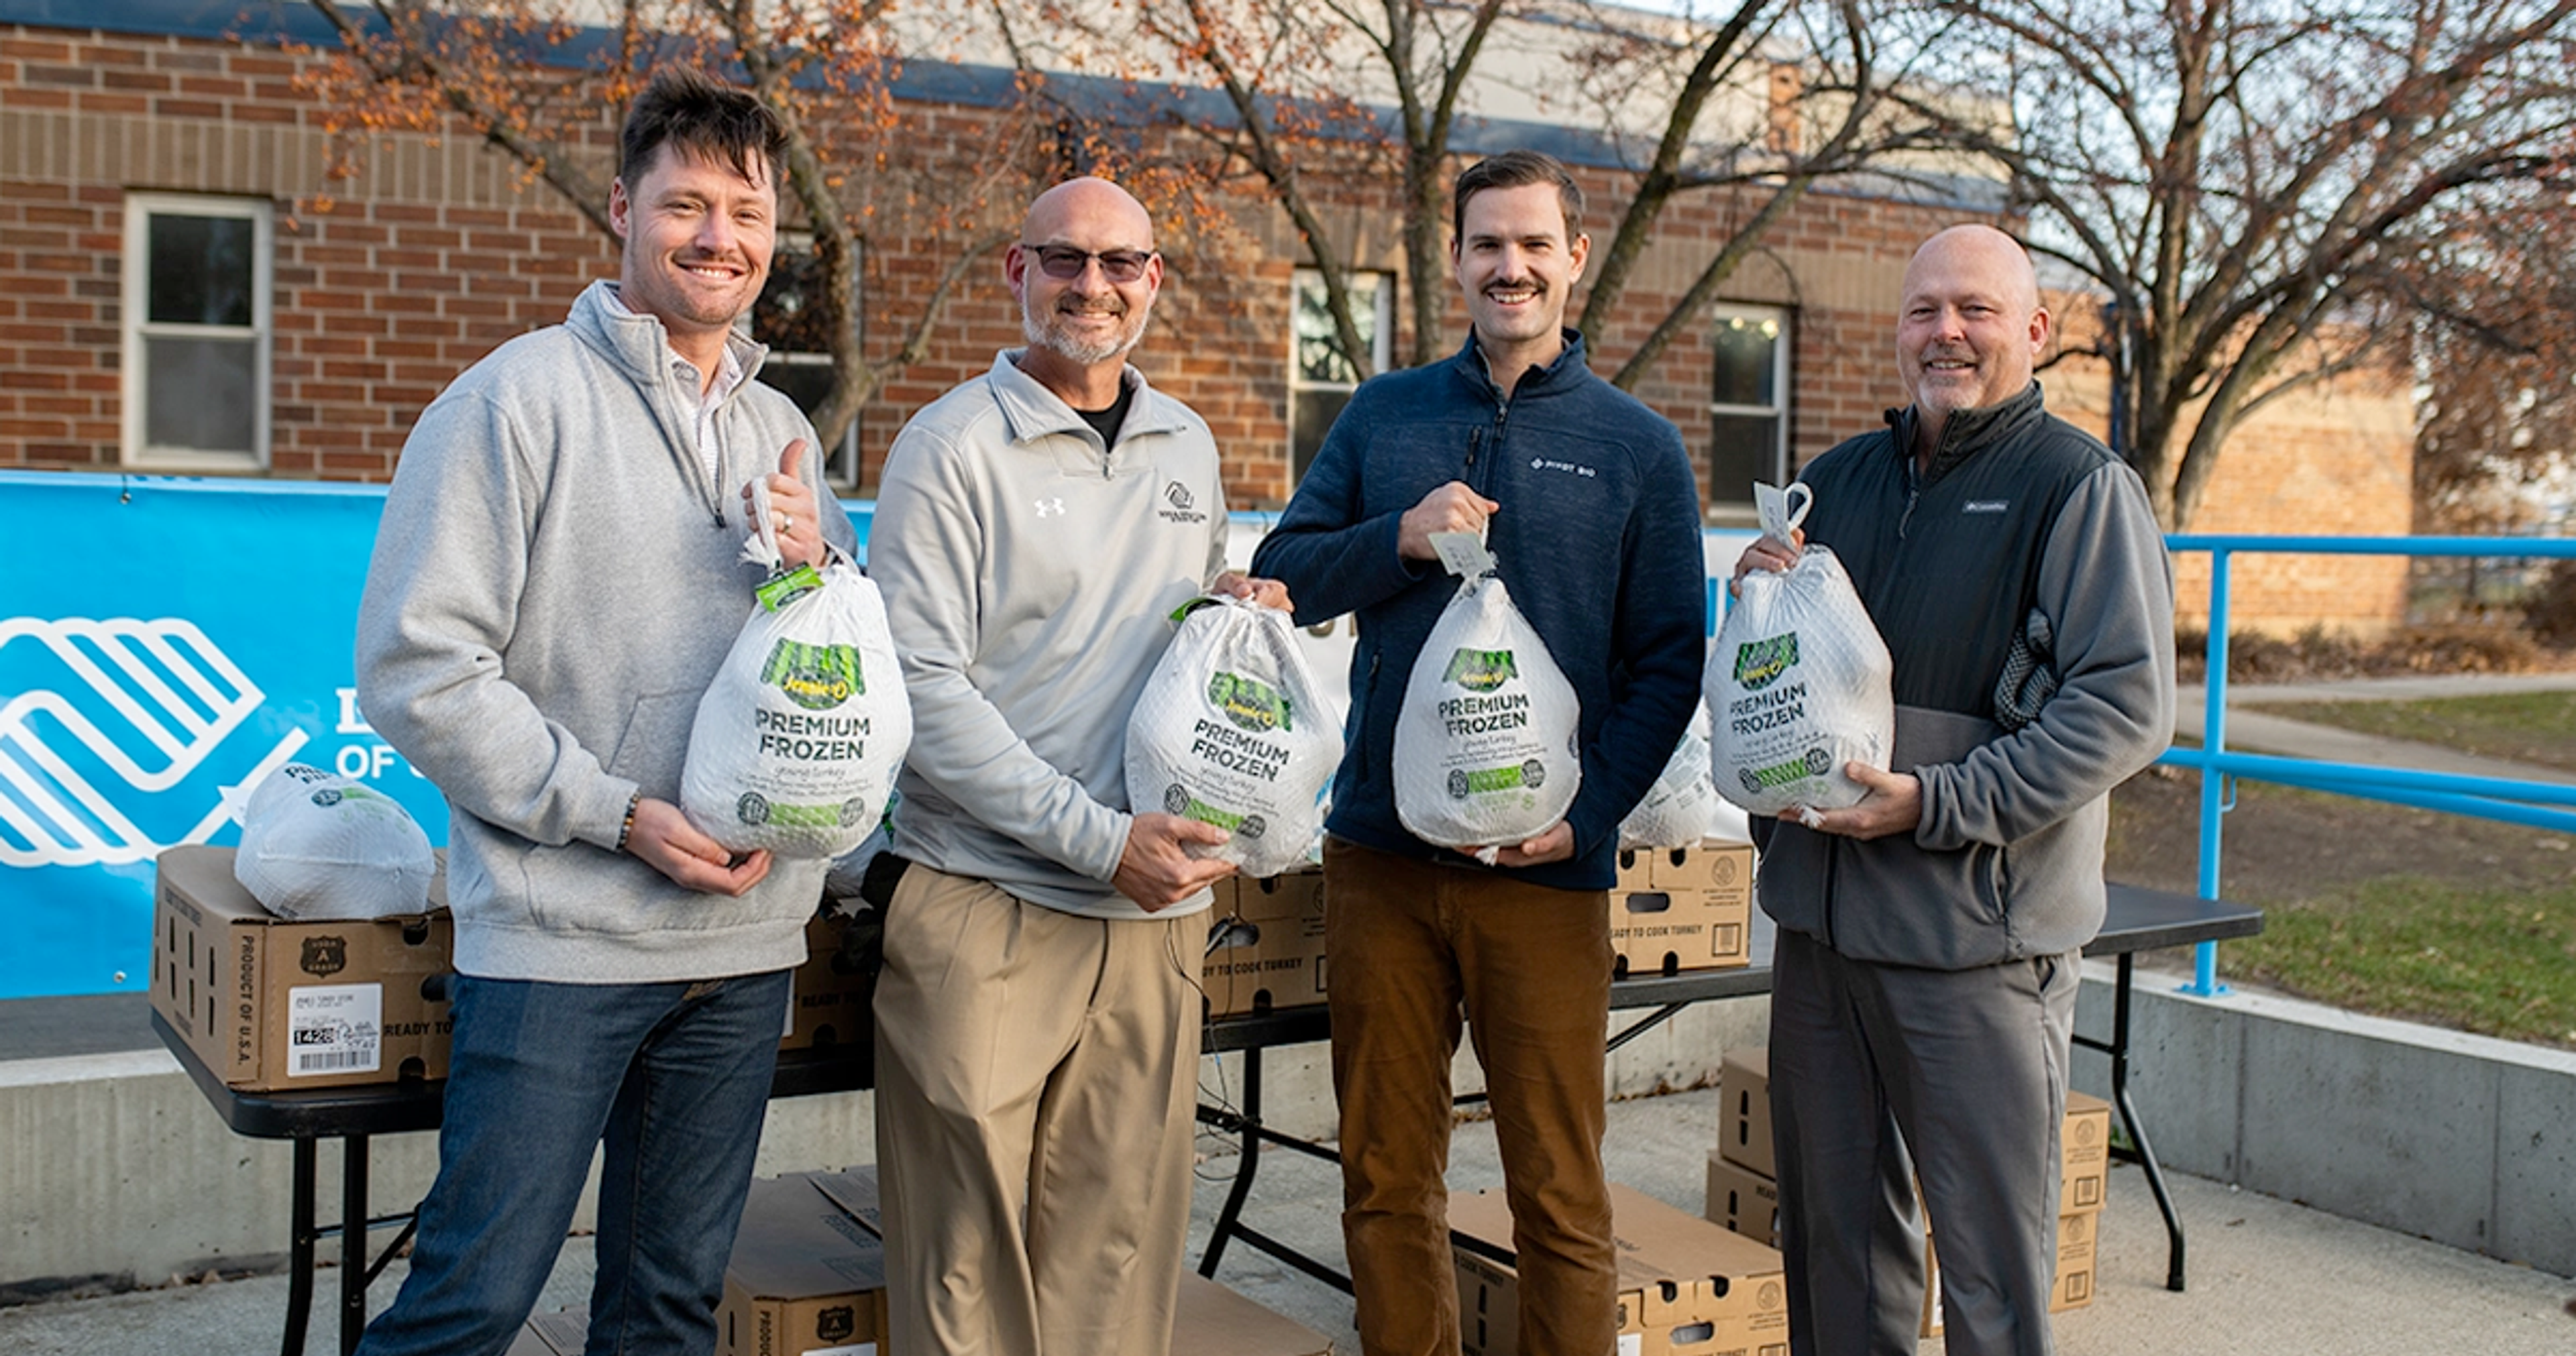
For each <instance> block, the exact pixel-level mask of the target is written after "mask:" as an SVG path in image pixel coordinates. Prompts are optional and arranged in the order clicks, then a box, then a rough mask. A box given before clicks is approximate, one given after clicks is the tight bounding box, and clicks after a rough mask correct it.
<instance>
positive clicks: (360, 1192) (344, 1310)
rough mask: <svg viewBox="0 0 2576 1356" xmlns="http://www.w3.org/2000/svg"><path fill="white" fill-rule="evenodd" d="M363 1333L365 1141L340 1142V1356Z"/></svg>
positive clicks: (353, 1346) (356, 1137)
mask: <svg viewBox="0 0 2576 1356" xmlns="http://www.w3.org/2000/svg"><path fill="white" fill-rule="evenodd" d="M366 1331H367V1137H366V1136H365V1135H351V1136H349V1137H347V1138H346V1139H343V1140H341V1141H340V1356H350V1354H351V1353H352V1352H355V1351H356V1350H357V1349H358V1338H359V1337H360V1336H361V1335H363V1334H364V1333H365V1332H366Z"/></svg>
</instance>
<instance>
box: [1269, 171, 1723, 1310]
mask: <svg viewBox="0 0 2576 1356" xmlns="http://www.w3.org/2000/svg"><path fill="white" fill-rule="evenodd" d="M1582 208H1583V200H1582V194H1581V192H1580V191H1579V190H1578V189H1577V188H1576V186H1575V184H1574V181H1573V180H1572V179H1571V178H1570V177H1568V176H1567V174H1566V172H1565V169H1564V167H1563V166H1562V165H1559V164H1558V163H1557V162H1556V161H1554V160H1552V159H1549V158H1548V157H1546V156H1543V155H1538V154H1535V153H1532V152H1526V151H1514V152H1509V153H1506V154H1503V155H1498V156H1495V157H1493V158H1492V159H1489V160H1486V161H1484V162H1482V163H1480V164H1477V165H1475V166H1473V167H1471V168H1469V169H1468V170H1467V171H1466V172H1465V173H1463V174H1461V175H1459V177H1458V182H1457V185H1456V189H1455V193H1454V207H1453V214H1454V220H1453V225H1454V228H1455V230H1456V236H1455V238H1454V239H1453V240H1452V242H1451V244H1450V258H1451V260H1452V262H1453V264H1454V266H1455V271H1456V275H1457V280H1458V286H1459V288H1460V289H1461V290H1462V291H1463V292H1464V293H1465V294H1466V300H1467V312H1468V315H1469V317H1470V318H1471V319H1472V321H1473V323H1474V332H1473V333H1472V334H1471V335H1470V336H1469V338H1468V341H1467V343H1466V346H1465V347H1463V348H1461V349H1460V350H1459V352H1458V354H1457V356H1455V357H1453V358H1451V359H1449V360H1448V361H1446V362H1442V363H1437V364H1434V365H1432V366H1429V367H1422V368H1416V369H1414V370H1411V371H1406V372H1396V373H1390V374H1388V375H1386V376H1383V377H1379V378H1377V379H1376V380H1374V381H1371V382H1369V383H1367V384H1366V385H1364V386H1362V387H1360V389H1359V391H1358V392H1357V393H1356V394H1355V395H1353V397H1352V398H1351V403H1350V405H1349V406H1348V407H1347V408H1346V409H1344V410H1343V412H1342V416H1341V418H1340V419H1338V420H1337V421H1335V422H1334V424H1333V428H1332V432H1331V433H1329V434H1327V435H1326V436H1325V439H1324V445H1323V448H1322V450H1321V451H1320V452H1319V453H1318V454H1317V455H1316V459H1315V463H1314V465H1313V467H1312V468H1311V469H1309V470H1308V471H1307V473H1306V478H1305V480H1304V481H1303V483H1301V484H1300V485H1299V486H1298V488H1297V495H1296V498H1295V499H1293V500H1291V501H1290V502H1289V505H1288V511H1287V514H1286V515H1285V516H1284V517H1283V518H1282V519H1281V520H1280V523H1279V526H1278V527H1277V528H1276V529H1274V530H1273V531H1272V532H1271V534H1270V536H1269V537H1268V538H1267V539H1266V540H1264V541H1263V542H1262V544H1261V548H1260V550H1259V551H1257V552H1256V553H1255V554H1254V556H1253V572H1254V573H1256V574H1260V575H1265V576H1269V577H1272V578H1276V579H1279V580H1281V581H1282V582H1284V583H1285V584H1287V586H1288V588H1289V591H1290V592H1291V593H1292V594H1294V595H1295V596H1296V598H1297V599H1298V601H1299V603H1300V606H1299V607H1298V609H1297V620H1298V621H1300V622H1302V623H1312V622H1318V621H1323V620H1325V619H1327V618H1331V617H1336V616H1340V615H1341V614H1343V613H1345V612H1349V613H1355V614H1357V616H1358V620H1359V647H1358V651H1357V653H1356V654H1355V655H1354V656H1353V659H1352V667H1351V693H1352V703H1353V704H1352V709H1351V729H1350V745H1349V752H1348V753H1347V755H1346V756H1345V757H1344V759H1343V762H1342V767H1341V773H1340V776H1339V777H1338V778H1336V779H1335V782H1334V786H1333V813H1332V817H1331V819H1330V820H1329V821H1328V823H1327V825H1326V828H1327V831H1328V832H1329V834H1330V837H1329V838H1328V840H1327V841H1326V843H1325V848H1324V892H1325V911H1324V916H1325V938H1324V945H1325V951H1326V958H1327V963H1328V966H1329V969H1330V973H1331V975H1332V985H1331V990H1330V992H1331V1003H1332V1016H1333V1089H1334V1092H1335V1094H1336V1095H1337V1096H1338V1098H1339V1099H1340V1103H1341V1144H1342V1183H1343V1190H1342V1201H1343V1210H1342V1229H1343V1235H1344V1238H1345V1241H1346V1242H1347V1244H1348V1246H1349V1255H1350V1264H1351V1280H1352V1283H1353V1286H1354V1287H1355V1289H1356V1290H1357V1292H1358V1299H1359V1331H1360V1340H1361V1344H1362V1346H1363V1347H1364V1349H1365V1350H1366V1351H1367V1352H1368V1353H1369V1356H1432V1354H1433V1353H1444V1354H1445V1353H1450V1352H1455V1351H1457V1350H1458V1346H1459V1340H1458V1339H1459V1333H1458V1310H1457V1296H1456V1292H1455V1288H1454V1286H1453V1284H1452V1282H1451V1280H1450V1276H1451V1271H1450V1261H1449V1228H1448V1216H1447V1200H1448V1197H1447V1192H1446V1191H1445V1189H1444V1188H1443V1186H1442V1182H1441V1176H1442V1173H1443V1171H1444V1169H1445V1167H1446V1165H1447V1161H1448V1145H1449V1125H1450V1091H1449V1065H1450V1059H1451V1057H1452V1056H1453V1055H1454V1054H1455V1053H1456V1051H1457V1048H1458V1037H1459V1017H1460V1012H1461V1008H1462V1006H1463V1009H1464V1013H1465V1017H1466V1021H1467V1025H1468V1027H1469V1028H1470V1029H1471V1030H1472V1032H1473V1036H1474V1040H1475V1043H1476V1055H1477V1058H1478V1060H1479V1062H1480V1063H1482V1064H1483V1066H1484V1069H1485V1076H1486V1086H1487V1091H1488V1094H1489V1096H1490V1097H1491V1100H1492V1105H1493V1108H1494V1121H1495V1126H1496V1131H1497V1138H1498V1139H1499V1141H1500V1144H1501V1148H1502V1156H1503V1175H1504V1181H1505V1185H1506V1189H1507V1191H1508V1194H1509V1199H1510V1203H1511V1209H1512V1233H1513V1244H1514V1247H1515V1249H1516V1251H1517V1252H1518V1254H1519V1269H1520V1296H1521V1299H1520V1304H1521V1312H1520V1349H1521V1350H1522V1351H1523V1352H1527V1353H1530V1356H1558V1354H1559V1353H1577V1354H1579V1356H1597V1353H1601V1352H1606V1351H1609V1350H1610V1349H1611V1347H1612V1344H1613V1341H1614V1336H1615V1331H1614V1330H1615V1325H1616V1321H1617V1319H1616V1312H1617V1303H1616V1299H1615V1295H1616V1272H1615V1270H1614V1263H1613V1256H1612V1250H1611V1241H1610V1201H1609V1189H1608V1187H1607V1185H1606V1184H1605V1181H1604V1178H1603V1176H1602V1168H1601V1134H1602V1129H1603V1125H1604V1119H1605V1118H1604V1107H1603V1102H1604V1088H1603V1086H1602V1049H1601V1041H1602V1032H1603V1028H1604V1026H1605V1025H1606V1023H1607V1018H1608V1013H1609V1004H1610V966H1611V952H1610V911H1609V899H1608V891H1609V888H1610V885H1611V883H1612V880H1613V877H1614V875H1615V858H1616V855H1617V852H1618V846H1619V844H1618V834H1619V821H1620V820H1621V819H1622V818H1624V817H1625V816H1626V815H1627V813H1628V811H1629V810H1630V809H1631V808H1632V807H1634V806H1635V805H1636V803H1637V801H1638V800H1639V799H1641V798H1642V797H1643V796H1644V794H1645V792H1646V789H1647V787H1648V786H1649V785H1651V784H1652V782H1653V781H1654V778H1655V774H1656V773H1657V771H1659V770H1660V769H1661V768H1662V767H1663V765H1664V762H1665V760H1666V759H1667V758H1669V757H1670V756H1671V754H1672V750H1673V745H1674V744H1675V743H1676V742H1677V741H1679V739H1680V738H1681V734H1682V729H1683V727H1684V726H1685V725H1686V724H1687V723H1688V722H1689V719H1690V714H1691V710H1692V707H1693V705H1694V703H1695V702H1696V701H1697V700H1698V695H1699V672H1700V663H1701V658H1702V654H1703V651H1704V625H1703V621H1702V607H1703V601H1702V599H1703V593H1704V585H1703V583H1702V579H1703V572H1702V569H1701V565H1700V534H1699V497H1698V486H1697V482H1696V480H1695V478H1694V474H1693V472H1692V469H1691V466H1690V462H1689V459H1688V457H1687V456H1686V455H1685V454H1684V453H1683V451H1682V443H1681V436H1680V434H1679V433H1678V432H1676V431H1675V430H1674V428H1673V426H1672V424H1670V423H1669V422H1667V421H1666V420H1664V419H1663V418H1661V417H1660V416H1658V415H1656V414H1655V413H1654V412H1653V411H1651V410H1648V409H1647V408H1646V407H1645V406H1644V405H1642V404H1640V403H1638V401H1637V400H1636V399H1635V398H1633V397H1631V396H1629V395H1628V394H1626V393H1625V392H1622V391H1620V390H1618V389H1616V388H1614V387H1612V386H1611V385H1610V384H1609V383H1607V382H1605V381H1602V380H1601V379H1600V378H1598V377H1595V376H1594V375H1593V374H1592V371H1591V369H1590V368H1588V367H1586V366H1585V365H1584V351H1583V341H1582V339H1581V338H1580V337H1579V336H1578V335H1576V334H1575V333H1574V332H1573V331H1571V330H1568V329H1565V328H1564V327H1563V321H1564V317H1565V305H1566V299H1567V294H1568V293H1569V292H1570V291H1571V290H1572V288H1573V286H1574V283H1575V280H1576V279H1578V278H1579V277H1581V276H1582V273H1583V260H1584V256H1585V253H1586V252H1587V251H1588V249H1589V248H1590V241H1589V239H1588V238H1587V237H1585V236H1584V235H1583V234H1582V232H1581V231H1580V230H1579V229H1578V227H1577V222H1578V220H1579V218H1580V217H1581V214H1582ZM1442 532H1482V533H1484V535H1485V540H1486V545H1487V547H1488V549H1490V550H1491V551H1492V553H1493V555H1494V556H1495V558H1496V560H1497V562H1498V563H1499V565H1500V568H1501V571H1502V578H1503V582H1504V583H1505V585H1506V586H1507V587H1509V589H1510V590H1511V595H1512V598H1513V600H1514V601H1515V602H1516V603H1517V604H1518V605H1519V606H1520V609H1521V611H1522V613H1523V614H1524V615H1526V616H1527V617H1528V619H1529V621H1530V624H1531V625H1532V626H1534V627H1536V628H1537V630H1538V633H1539V636H1540V638H1541V639H1543V640H1544V641H1546V643H1547V649H1548V653H1549V654H1550V655H1551V656H1553V657H1554V658H1555V660H1556V662H1557V664H1558V666H1559V667H1561V668H1562V669H1564V671H1565V675H1566V677H1567V678H1568V679H1569V680H1571V681H1572V683H1573V685H1574V690H1575V693H1576V695H1577V697H1578V698H1579V699H1580V700H1581V702H1582V725H1581V734H1582V741H1581V743H1582V757H1583V787H1582V791H1581V792H1580V794H1579V795H1577V797H1576V798H1575V801H1574V804H1573V806H1572V808H1571V809H1569V810H1568V811H1567V813H1566V816H1565V818H1564V819H1563V820H1562V821H1561V822H1559V823H1557V824H1555V825H1554V826H1552V827H1550V828H1548V829H1547V830H1545V831H1544V832H1542V833H1540V834H1538V835H1537V836H1535V837H1533V838H1530V839H1529V840H1527V841H1525V842H1520V843H1506V844H1496V845H1492V846H1494V847H1495V848H1496V849H1497V852H1496V856H1495V860H1496V865H1495V866H1493V867H1487V866H1483V865H1480V864H1479V863H1478V862H1477V861H1476V860H1474V859H1473V858H1471V857H1468V856H1463V855H1461V854H1459V853H1457V852H1452V851H1447V850H1444V849H1441V848H1436V847H1433V846H1432V845H1430V844H1428V843H1425V842H1423V841H1421V840H1420V839H1417V838H1415V837H1413V836H1412V835H1411V834H1409V833H1407V832H1405V830H1404V828H1403V826H1402V825H1401V824H1400V823H1399V822H1398V821H1397V819H1396V814H1395V798H1394V790H1393V781H1392V779H1391V778H1390V777H1389V775H1388V773H1389V763H1390V762H1391V761H1392V753H1393V749H1394V743H1395V725H1396V715H1397V709H1398V707H1399V706H1400V705H1401V704H1402V701H1403V697H1404V690H1405V680H1406V678H1407V677H1408V676H1409V675H1410V674H1411V672H1412V669H1413V665H1414V663H1415V661H1416V659H1417V658H1419V657H1420V655H1421V650H1422V643H1423V640H1424V639H1425V637H1426V636H1427V635H1428V634H1429V632H1430V630H1431V627H1432V624H1433V623H1434V622H1435V621H1437V620H1438V618H1439V616H1440V613H1441V610H1442V608H1443V607H1444V606H1446V605H1447V603H1448V601H1449V599H1450V597H1451V595H1453V594H1454V593H1455V592H1456V591H1457V586H1458V581H1457V580H1455V579H1454V578H1452V577H1450V576H1449V575H1448V574H1447V573H1446V572H1444V571H1443V570H1442V568H1441V566H1440V564H1439V562H1438V560H1437V559H1436V557H1435V556H1434V554H1433V551H1432V547H1431V541H1430V539H1431V537H1432V536H1433V535H1434V534H1436V533H1442Z"/></svg>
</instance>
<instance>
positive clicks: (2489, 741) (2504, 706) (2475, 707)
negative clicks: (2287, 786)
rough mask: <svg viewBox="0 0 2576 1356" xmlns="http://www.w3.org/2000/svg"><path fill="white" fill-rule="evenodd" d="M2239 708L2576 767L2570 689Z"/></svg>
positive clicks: (2575, 718) (2574, 699)
mask: <svg viewBox="0 0 2576 1356" xmlns="http://www.w3.org/2000/svg"><path fill="white" fill-rule="evenodd" d="M2244 709H2246V710H2248V711H2259V712H2261V713H2262V714H2264V715H2268V716H2283V717H2286V718H2288V719H2291V720H2303V721H2307V722H2310V723H2312V724H2316V725H2331V726H2334V727H2335V728H2337V729H2343V730H2355V731H2359V732H2361V733H2364V734H2372V735H2380V736H2384V737H2386V738H2390V739H2408V740H2413V741H2415V742H2417V743H2420V744H2438V745H2441V746H2442V747H2444V748H2451V749H2457V750H2459V751H2461V752H2463V753H2474V754H2479V755H2481V756H2484V757H2488V758H2505V759H2510V760H2513V761H2515V762H2522V763H2537V764H2540V765H2541V766H2543V767H2553V768H2558V769H2561V770H2564V771H2570V772H2576V692H2517V693H2507V694H2502V695H2497V696H2486V697H2452V698H2445V699H2443V700H2439V701H2410V702H2366V701H2355V702H2259V703H2258V702H2248V703H2246V704H2245V707H2244Z"/></svg>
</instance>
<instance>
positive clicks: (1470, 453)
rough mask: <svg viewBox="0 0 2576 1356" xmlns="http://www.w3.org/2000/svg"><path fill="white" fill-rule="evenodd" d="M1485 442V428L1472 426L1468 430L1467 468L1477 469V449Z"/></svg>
mask: <svg viewBox="0 0 2576 1356" xmlns="http://www.w3.org/2000/svg"><path fill="white" fill-rule="evenodd" d="M1484 442H1485V431H1484V430H1483V429H1480V428H1471V429H1469V430H1467V468H1468V469H1469V470H1474V469H1475V466H1476V449H1477V448H1479V447H1481V446H1483V445H1484Z"/></svg>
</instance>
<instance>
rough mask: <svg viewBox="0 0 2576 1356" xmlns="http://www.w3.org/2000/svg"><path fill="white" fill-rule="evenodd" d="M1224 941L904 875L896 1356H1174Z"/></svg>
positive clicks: (887, 1038) (888, 1053)
mask: <svg viewBox="0 0 2576 1356" xmlns="http://www.w3.org/2000/svg"><path fill="white" fill-rule="evenodd" d="M1206 934H1207V915H1206V914H1204V913H1196V914H1191V915H1189V916H1186V917H1182V918H1175V919H1168V920H1167V919H1143V920H1138V921H1126V920H1103V919H1097V918H1083V917H1078V916H1076V915H1073V914H1068V913H1061V912H1058V911H1056V910H1053V909H1048V908H1043V907H1041V906H1038V905H1035V904H1027V903H1023V902H1021V901H1020V900H1018V899H1015V898H1013V897H1012V896H1010V895H1009V894H1006V893H1004V892H1003V891H1001V890H999V889H997V888H995V887H994V886H992V885H989V884H987V883H985V882H983V881H979V880H970V879H967V878H964V877H959V876H950V875H945V874H942V873H940V872H937V871H933V870H930V869H928V868H926V867H922V866H918V865H916V866H914V867H913V868H911V869H910V870H909V871H907V872H905V874H904V878H903V884H902V885H901V886H900V887H899V888H898V889H897V890H896V891H895V895H894V900H893V902H892V904H891V905H890V906H889V907H888V909H887V910H886V925H885V969H884V971H883V973H882V974H881V975H880V976H879V977H878V980H877V993H876V1019H877V1034H876V1059H877V1068H876V1077H877V1087H876V1115H877V1158H878V1173H879V1177H880V1179H881V1183H882V1190H883V1192H884V1197H885V1200H884V1206H885V1218H886V1225H887V1229H886V1234H887V1237H886V1297H887V1302H888V1308H889V1310H890V1320H891V1322H890V1329H891V1331H890V1339H891V1340H890V1344H889V1345H890V1349H892V1350H895V1351H901V1352H906V1353H910V1354H911V1356H1165V1353H1167V1352H1168V1351H1169V1350H1170V1347H1171V1335H1172V1305H1173V1301H1174V1297H1175V1295H1176V1294H1177V1292H1178V1288H1179V1285H1180V1276H1181V1265H1182V1256H1181V1254H1182V1246H1183V1242H1184V1237H1185V1235H1186V1234H1187V1232H1188V1229H1189V1212H1190V1146H1191V1142H1192V1136H1193V1132H1194V1120H1193V1118H1194V1114H1195V1110H1196V1106H1197V1073H1198V1056H1199V1027H1200V1000H1199V990H1198V987H1197V984H1198V977H1199V958H1200V955H1201V952H1202V949H1203V947H1204V944H1205V941H1206Z"/></svg>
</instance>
